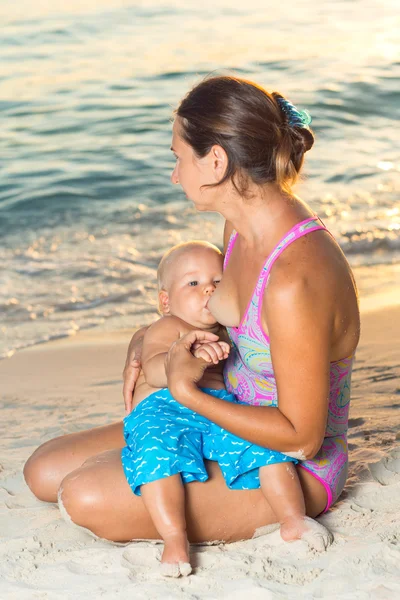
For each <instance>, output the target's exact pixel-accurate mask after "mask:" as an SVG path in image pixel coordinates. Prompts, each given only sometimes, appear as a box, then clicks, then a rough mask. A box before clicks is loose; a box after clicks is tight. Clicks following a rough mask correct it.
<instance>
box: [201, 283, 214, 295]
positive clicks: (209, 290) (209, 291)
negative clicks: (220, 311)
mask: <svg viewBox="0 0 400 600" xmlns="http://www.w3.org/2000/svg"><path fill="white" fill-rule="evenodd" d="M215 287H216V286H215V283H209V284H208V285H206V287H205V288H204V291H205V293H206V294H213V293H214V291H215Z"/></svg>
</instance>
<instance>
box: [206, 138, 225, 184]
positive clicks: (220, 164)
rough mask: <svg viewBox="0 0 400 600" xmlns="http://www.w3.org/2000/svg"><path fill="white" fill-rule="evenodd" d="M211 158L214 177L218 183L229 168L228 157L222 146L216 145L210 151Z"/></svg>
mask: <svg viewBox="0 0 400 600" xmlns="http://www.w3.org/2000/svg"><path fill="white" fill-rule="evenodd" d="M210 156H211V160H212V167H213V171H214V176H215V178H216V180H217V181H221V179H222V178H223V177H224V175H225V173H226V169H227V168H228V155H227V153H226V152H225V150H224V149H223V148H222V146H219V145H218V144H215V145H214V146H213V147H212V148H211V150H210Z"/></svg>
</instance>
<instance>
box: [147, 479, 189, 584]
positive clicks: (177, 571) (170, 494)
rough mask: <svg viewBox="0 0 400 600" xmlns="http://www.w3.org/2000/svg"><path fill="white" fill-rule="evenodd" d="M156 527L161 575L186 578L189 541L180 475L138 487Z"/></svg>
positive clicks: (183, 491) (187, 573)
mask: <svg viewBox="0 0 400 600" xmlns="http://www.w3.org/2000/svg"><path fill="white" fill-rule="evenodd" d="M140 491H141V493H142V498H143V502H144V503H145V505H146V508H147V510H148V511H149V514H150V517H151V518H152V521H153V523H154V526H155V528H156V529H157V531H158V533H159V534H160V536H161V537H162V539H163V540H164V552H163V555H162V559H161V573H162V574H163V575H166V576H167V577H179V576H180V575H189V573H191V571H192V569H191V566H190V562H189V542H188V538H187V533H186V519H185V490H184V487H183V484H182V480H181V476H180V474H179V473H178V474H177V475H171V476H170V477H166V478H164V479H159V480H157V481H153V482H151V483H146V484H145V485H142V486H141V488H140Z"/></svg>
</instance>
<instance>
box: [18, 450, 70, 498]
mask: <svg viewBox="0 0 400 600" xmlns="http://www.w3.org/2000/svg"><path fill="white" fill-rule="evenodd" d="M52 441H53V440H50V442H46V443H45V444H43V445H42V446H40V447H39V448H37V449H36V450H35V452H34V453H33V454H32V455H31V456H30V457H29V458H28V460H27V461H26V463H25V465H24V470H23V473H24V478H25V482H26V484H27V486H28V487H29V489H30V490H31V492H32V493H33V494H34V495H35V496H36V498H38V499H39V500H43V501H44V502H57V490H58V487H59V485H60V481H61V477H60V472H59V467H58V464H59V461H58V460H57V457H56V454H55V452H54V451H53V449H52V445H51V442H52Z"/></svg>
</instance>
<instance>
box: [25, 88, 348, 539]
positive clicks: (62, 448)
mask: <svg viewBox="0 0 400 600" xmlns="http://www.w3.org/2000/svg"><path fill="white" fill-rule="evenodd" d="M308 125H309V118H308V116H307V115H306V114H304V113H300V112H299V111H298V110H297V109H296V108H295V107H294V106H293V105H291V104H290V103H289V102H288V101H287V100H285V99H284V98H283V97H282V96H281V95H280V94H277V93H272V94H270V93H268V92H266V91H265V90H263V89H262V88H260V87H258V86H257V85H255V84H253V83H251V82H248V81H245V80H241V79H237V78H232V77H214V78H210V79H206V80H205V81H203V82H201V83H200V84H199V85H197V86H196V87H195V88H194V89H193V90H192V91H191V92H189V94H188V95H187V96H186V97H185V98H184V99H183V101H182V102H181V104H180V106H179V108H178V109H177V111H176V118H175V122H174V125H173V139H172V150H173V152H174V154H175V156H176V161H177V162H176V166H175V168H174V171H173V173H172V176H171V179H172V182H173V183H175V184H178V183H179V184H180V185H181V186H182V188H183V190H184V191H185V193H186V195H187V197H188V198H189V199H190V200H191V201H192V202H193V203H194V205H195V206H196V208H197V209H198V210H201V211H217V212H219V213H220V214H221V215H223V217H224V218H225V219H226V225H225V233H224V246H225V253H226V259H225V271H224V276H223V279H222V281H221V283H220V284H219V286H218V289H217V291H216V292H215V293H214V295H213V296H212V298H211V300H210V302H209V308H210V310H211V312H212V313H213V314H214V316H215V317H216V318H217V320H218V321H220V322H221V323H222V324H224V325H226V326H227V327H228V331H229V334H230V337H231V340H232V342H233V349H232V352H231V356H230V358H229V359H228V361H227V364H226V367H225V382H226V386H227V389H228V390H229V391H231V392H232V393H235V394H236V395H237V396H238V398H239V399H240V400H242V401H244V402H246V403H247V404H248V405H247V406H246V405H243V404H238V405H235V406H232V405H229V406H227V405H226V403H225V402H224V401H223V400H218V399H215V398H210V399H208V398H207V397H205V395H204V394H202V393H201V391H199V390H198V389H197V386H196V382H197V381H198V380H199V379H200V377H201V374H202V370H203V368H204V363H202V361H200V360H197V359H195V358H194V357H193V356H192V354H191V352H190V349H191V347H192V345H193V344H194V343H201V342H202V341H204V337H205V336H206V334H204V332H201V333H200V332H199V333H196V332H192V333H191V334H188V335H187V336H185V337H183V338H181V340H180V341H179V342H178V343H176V344H175V346H174V347H173V348H172V349H171V351H170V353H169V359H168V361H167V366H166V369H167V375H168V383H169V385H168V387H169V388H170V391H171V393H172V395H173V396H174V397H175V398H176V399H177V400H178V401H179V402H181V403H182V404H184V405H186V406H188V407H189V408H191V409H194V410H195V411H196V412H198V413H200V414H202V415H204V416H206V417H208V418H209V419H211V420H212V421H214V422H215V423H217V424H219V425H221V426H222V427H224V428H225V429H227V430H228V431H231V432H232V433H234V434H236V435H238V436H239V437H242V438H244V439H247V440H249V441H250V442H253V443H255V444H258V445H261V446H265V447H268V448H271V449H273V450H278V451H282V452H285V453H288V454H291V455H292V456H294V457H296V458H299V459H300V461H301V463H300V466H299V468H298V473H299V478H300V481H301V485H302V489H303V492H304V497H305V503H306V510H307V514H308V515H309V516H311V517H314V516H316V515H318V514H320V513H321V512H323V511H325V510H327V509H328V508H329V506H330V505H331V504H332V503H333V502H334V501H335V500H336V499H337V497H338V496H339V495H340V493H341V491H342V489H343V486H344V482H345V479H346V474H347V443H346V430H347V418H348V403H349V394H350V376H351V366H352V360H353V356H354V351H355V349H356V346H357V343H358V339H359V328H360V324H359V311H358V302H357V294H356V288H355V283H354V280H353V277H352V274H351V271H350V268H349V265H348V264H347V262H346V259H345V257H344V255H343V253H342V252H341V250H340V248H339V246H338V245H337V243H336V242H335V240H334V239H333V238H332V236H331V235H330V234H329V232H327V230H326V229H325V227H324V225H323V224H322V222H321V221H320V220H319V219H318V218H317V217H316V216H315V215H314V214H313V213H312V211H311V210H310V208H309V207H308V206H307V205H306V204H305V203H304V202H303V201H302V200H300V199H299V198H298V197H297V196H295V195H294V194H293V193H292V191H291V187H292V185H293V183H294V182H295V181H296V179H297V177H298V175H299V173H300V170H301V167H302V164H303V160H304V154H305V152H306V151H307V150H309V149H310V148H311V146H312V145H313V135H312V132H311V131H310V129H309V127H308ZM140 335H141V334H140V333H139V334H138V335H137V336H135V337H134V338H133V340H132V342H131V344H130V348H129V351H128V358H127V365H126V368H125V372H124V396H125V402H126V405H129V403H130V399H131V396H132V390H133V388H134V383H135V379H136V376H137V370H138V363H137V362H135V356H136V357H138V353H140ZM205 341H206V340H205ZM123 446H124V439H123V435H122V423H118V424H115V425H110V426H107V427H101V428H98V429H94V430H91V431H86V432H81V433H77V434H72V435H69V436H64V437H61V438H58V439H56V440H52V441H50V442H47V443H46V444H44V445H43V446H41V447H40V448H39V449H38V450H37V451H36V452H35V453H34V454H33V455H32V457H31V458H30V459H29V461H28V462H27V464H26V466H25V478H26V481H27V483H28V485H29V487H30V488H31V490H32V491H33V492H34V494H35V495H36V496H37V497H38V498H40V499H42V500H46V501H52V502H55V501H56V498H57V493H59V496H60V499H61V501H62V506H63V507H64V509H65V510H66V511H67V513H68V515H69V516H70V518H71V519H72V521H73V522H74V523H76V524H78V525H81V526H84V527H86V528H87V529H89V530H91V531H92V532H93V533H95V534H97V535H99V536H100V537H103V538H107V539H110V540H114V541H126V540H131V539H135V538H157V537H158V535H157V531H156V530H155V529H154V526H153V525H152V523H151V521H150V519H149V516H148V514H147V512H146V510H145V508H144V505H143V503H142V500H141V498H140V497H136V496H133V494H132V492H131V490H130V488H129V486H128V484H127V482H126V480H125V477H124V474H123V470H122V466H121V457H120V455H121V448H122V447H123ZM208 469H209V474H210V478H209V480H208V481H207V482H206V483H190V484H188V485H187V486H186V498H187V506H188V509H187V511H188V514H187V523H188V537H189V540H190V541H205V540H225V541H234V540H239V539H243V538H249V537H252V536H253V535H254V533H255V531H256V529H257V528H259V527H261V526H264V525H268V524H272V523H274V522H275V520H276V519H275V516H274V514H273V512H272V510H271V508H270V506H269V505H268V503H267V502H266V500H265V499H264V498H263V496H262V494H261V492H260V490H247V491H244V490H240V491H235V490H229V489H228V488H227V486H226V485H225V483H224V480H223V478H222V476H221V472H220V470H219V467H218V465H217V464H216V463H212V462H211V463H208Z"/></svg>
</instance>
